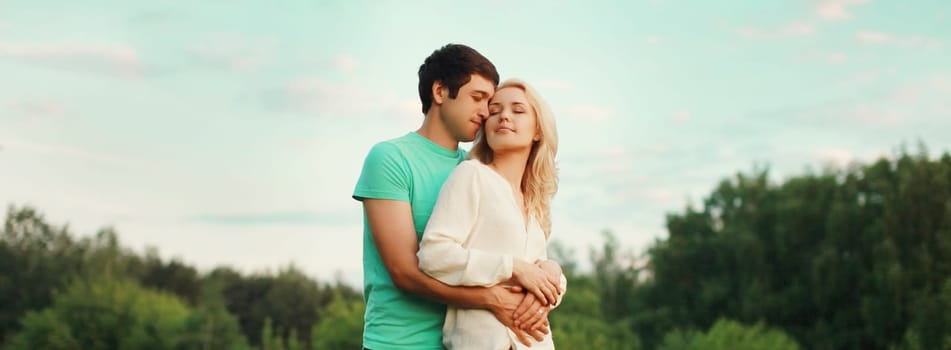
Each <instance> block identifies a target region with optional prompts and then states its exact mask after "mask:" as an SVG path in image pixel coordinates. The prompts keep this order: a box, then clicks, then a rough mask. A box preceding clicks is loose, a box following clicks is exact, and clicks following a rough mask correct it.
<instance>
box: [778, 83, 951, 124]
mask: <svg viewBox="0 0 951 350" xmlns="http://www.w3.org/2000/svg"><path fill="white" fill-rule="evenodd" d="M879 75H881V74H880V73H878V72H869V73H862V74H859V75H857V76H854V77H852V78H849V79H847V80H846V81H844V82H843V83H841V84H840V86H842V88H845V89H853V88H854V85H867V84H872V83H875V82H877V81H878V80H879ZM946 96H951V79H949V78H948V77H947V76H945V75H933V76H930V77H927V78H924V79H920V80H918V81H913V82H910V83H907V84H904V85H900V86H897V87H895V88H893V89H892V90H891V91H889V92H886V93H884V94H879V95H875V96H871V97H869V98H865V99H861V100H853V99H848V100H840V101H833V102H827V103H823V104H820V105H817V106H812V107H806V108H800V109H795V110H791V111H787V113H789V112H791V113H793V114H794V115H797V116H799V117H801V118H806V119H815V120H829V121H831V120H838V121H840V122H846V123H859V124H861V125H865V124H872V125H876V126H883V127H889V126H896V125H903V124H908V123H912V122H916V121H922V120H926V119H928V118H937V117H938V116H942V115H948V114H949V113H951V106H949V104H948V103H947V97H946Z"/></svg>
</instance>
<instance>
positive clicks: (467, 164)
mask: <svg viewBox="0 0 951 350" xmlns="http://www.w3.org/2000/svg"><path fill="white" fill-rule="evenodd" d="M486 170H490V171H491V169H488V168H487V167H486V165H485V164H482V162H480V161H479V160H478V159H468V160H464V161H462V162H461V163H459V165H456V168H455V169H453V171H452V174H450V175H449V177H450V178H451V179H452V178H455V179H459V180H462V179H465V180H467V181H480V179H481V178H482V177H483V173H484V172H485V171H486ZM459 180H457V181H459Z"/></svg>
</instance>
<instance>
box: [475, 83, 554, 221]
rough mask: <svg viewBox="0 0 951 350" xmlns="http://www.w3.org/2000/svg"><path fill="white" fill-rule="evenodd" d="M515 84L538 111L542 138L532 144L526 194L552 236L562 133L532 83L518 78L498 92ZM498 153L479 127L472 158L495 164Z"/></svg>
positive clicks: (528, 204)
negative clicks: (558, 156) (553, 199)
mask: <svg viewBox="0 0 951 350" xmlns="http://www.w3.org/2000/svg"><path fill="white" fill-rule="evenodd" d="M509 87H514V88H518V89H521V90H522V91H524V92H525V97H526V98H527V99H528V104H529V105H530V106H531V107H532V110H534V111H535V124H536V126H537V127H538V132H539V140H538V141H535V142H534V143H533V144H532V150H531V152H530V153H529V155H528V162H526V163H525V173H524V174H523V175H522V194H523V195H524V196H525V207H526V208H527V209H528V213H529V215H532V216H534V217H535V220H537V221H538V223H539V224H540V225H541V227H542V230H543V231H544V232H545V237H546V238H548V237H549V236H551V198H552V197H553V196H554V195H555V192H557V191H558V169H557V168H556V166H555V155H556V154H557V153H558V132H557V131H556V129H555V116H554V115H553V114H552V112H551V108H549V107H548V104H547V103H545V100H543V99H542V97H541V95H539V94H538V92H537V91H535V89H534V88H532V87H531V85H528V84H527V83H525V82H524V81H521V80H518V79H509V80H506V81H505V82H503V83H502V84H501V85H499V87H498V88H497V89H495V91H499V90H501V89H504V88H509ZM494 157H495V153H494V152H493V151H492V148H490V147H489V142H488V141H487V140H486V135H485V128H484V127H483V129H481V130H479V135H478V136H477V137H476V141H475V143H474V144H473V145H472V150H471V151H469V159H478V160H479V161H481V162H482V163H484V164H490V163H492V160H493V159H494Z"/></svg>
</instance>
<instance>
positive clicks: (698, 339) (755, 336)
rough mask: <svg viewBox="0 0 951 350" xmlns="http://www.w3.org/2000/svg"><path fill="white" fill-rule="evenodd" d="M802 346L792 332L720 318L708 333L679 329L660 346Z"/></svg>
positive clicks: (703, 349)
mask: <svg viewBox="0 0 951 350" xmlns="http://www.w3.org/2000/svg"><path fill="white" fill-rule="evenodd" d="M761 349H770V350H798V349H799V345H797V344H796V342H795V341H793V340H792V339H791V338H789V336H787V335H786V334H785V333H783V332H782V331H779V330H775V329H769V328H767V327H765V326H763V325H762V324H756V325H753V326H744V325H742V324H740V323H738V322H735V321H730V320H726V319H721V320H718V321H717V322H716V323H714V325H713V327H712V328H710V330H709V331H707V332H706V333H701V332H696V331H681V330H675V331H672V332H670V333H667V335H666V336H664V342H663V344H662V345H661V346H660V347H659V348H658V350H761Z"/></svg>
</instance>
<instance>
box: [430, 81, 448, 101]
mask: <svg viewBox="0 0 951 350" xmlns="http://www.w3.org/2000/svg"><path fill="white" fill-rule="evenodd" d="M432 90H433V91H432V94H433V103H435V104H437V105H441V104H442V102H443V101H444V100H445V99H446V96H443V93H445V92H446V87H445V86H443V85H442V82H440V81H438V80H437V81H434V82H433V89H432Z"/></svg>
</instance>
